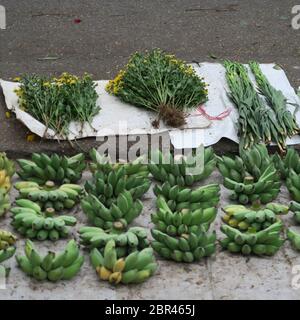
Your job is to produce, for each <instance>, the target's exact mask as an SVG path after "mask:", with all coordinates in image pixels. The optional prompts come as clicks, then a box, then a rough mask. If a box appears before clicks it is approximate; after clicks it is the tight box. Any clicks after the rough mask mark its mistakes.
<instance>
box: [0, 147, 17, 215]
mask: <svg viewBox="0 0 300 320" xmlns="http://www.w3.org/2000/svg"><path fill="white" fill-rule="evenodd" d="M14 174H15V165H14V163H13V161H11V160H9V159H8V158H7V156H6V154H5V153H4V152H0V217H1V216H3V215H4V214H5V213H6V212H7V210H8V209H9V208H10V199H9V195H8V193H9V191H10V189H11V177H12V176H13V175H14Z"/></svg>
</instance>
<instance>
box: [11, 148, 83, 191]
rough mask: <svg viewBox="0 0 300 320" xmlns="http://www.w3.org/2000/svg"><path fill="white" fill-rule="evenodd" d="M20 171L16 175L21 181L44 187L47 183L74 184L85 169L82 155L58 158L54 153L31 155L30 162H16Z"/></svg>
mask: <svg viewBox="0 0 300 320" xmlns="http://www.w3.org/2000/svg"><path fill="white" fill-rule="evenodd" d="M17 162H18V164H19V166H20V171H18V175H19V177H20V178H21V179H22V180H26V181H32V182H36V183H38V184H39V185H44V184H45V183H46V182H47V181H49V180H50V181H53V182H55V183H57V184H64V183H75V182H77V181H78V180H80V179H81V176H82V172H83V170H84V169H85V168H86V163H85V156H84V154H83V153H80V154H77V155H75V156H73V157H69V158H68V157H66V156H62V157H60V156H59V155H57V154H56V153H53V154H52V155H51V157H50V156H48V155H47V154H45V153H40V154H39V153H33V154H32V157H31V160H25V159H19V160H17Z"/></svg>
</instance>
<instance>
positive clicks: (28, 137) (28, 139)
mask: <svg viewBox="0 0 300 320" xmlns="http://www.w3.org/2000/svg"><path fill="white" fill-rule="evenodd" d="M26 140H27V142H33V141H34V140H35V134H33V133H32V134H28V135H27V137H26Z"/></svg>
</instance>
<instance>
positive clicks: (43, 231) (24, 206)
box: [10, 199, 77, 241]
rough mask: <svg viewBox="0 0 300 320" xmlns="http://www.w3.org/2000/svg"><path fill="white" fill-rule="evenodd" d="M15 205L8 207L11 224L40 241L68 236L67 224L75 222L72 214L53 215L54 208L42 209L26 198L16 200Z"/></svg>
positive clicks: (27, 235) (70, 224) (26, 235)
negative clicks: (11, 219) (11, 218)
mask: <svg viewBox="0 0 300 320" xmlns="http://www.w3.org/2000/svg"><path fill="white" fill-rule="evenodd" d="M16 205H17V206H16V207H13V208H11V209H10V211H11V212H12V214H13V221H12V223H11V225H12V226H13V227H14V228H15V229H16V230H17V231H18V232H19V233H20V234H22V235H23V236H25V237H27V238H29V239H37V240H40V241H44V240H47V239H49V240H52V241H56V240H58V239H60V238H67V237H68V236H69V228H68V226H74V225H75V224H76V223H77V220H76V218H74V217H72V216H65V215H61V216H58V217H54V213H55V211H54V209H52V208H48V209H46V210H45V211H42V209H41V207H40V206H39V205H38V204H37V203H35V202H33V201H31V200H28V199H18V200H16Z"/></svg>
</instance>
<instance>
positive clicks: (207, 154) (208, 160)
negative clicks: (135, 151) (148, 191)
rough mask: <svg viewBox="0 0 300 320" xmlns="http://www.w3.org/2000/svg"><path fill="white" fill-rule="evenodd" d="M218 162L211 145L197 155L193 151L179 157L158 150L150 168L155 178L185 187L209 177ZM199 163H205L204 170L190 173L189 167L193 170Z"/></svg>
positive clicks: (153, 156)
mask: <svg viewBox="0 0 300 320" xmlns="http://www.w3.org/2000/svg"><path fill="white" fill-rule="evenodd" d="M198 150H200V148H199V149H198ZM216 162H217V161H216V157H215V154H214V152H213V149H212V148H211V147H210V148H206V149H205V150H204V152H203V151H202V152H201V151H199V152H197V153H196V155H195V156H194V155H193V154H192V153H191V154H190V155H188V156H187V157H180V158H178V159H177V158H176V156H175V157H174V156H173V155H172V154H171V153H167V154H163V153H162V152H161V151H159V150H157V151H156V152H154V153H153V154H152V157H151V163H150V164H149V165H148V168H149V171H150V172H151V174H152V176H153V177H154V179H155V180H157V181H160V182H166V181H168V182H169V184H170V186H171V187H173V186H175V185H178V186H180V187H184V186H192V185H193V184H194V183H195V182H197V181H200V180H203V179H205V178H207V177H208V176H209V175H210V174H211V173H212V172H213V170H214V169H215V167H216ZM198 163H200V164H201V165H202V164H203V165H204V167H203V170H202V172H201V173H199V174H190V173H189V169H190V170H191V169H192V168H193V166H195V165H197V164H198ZM193 170H194V169H193Z"/></svg>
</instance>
